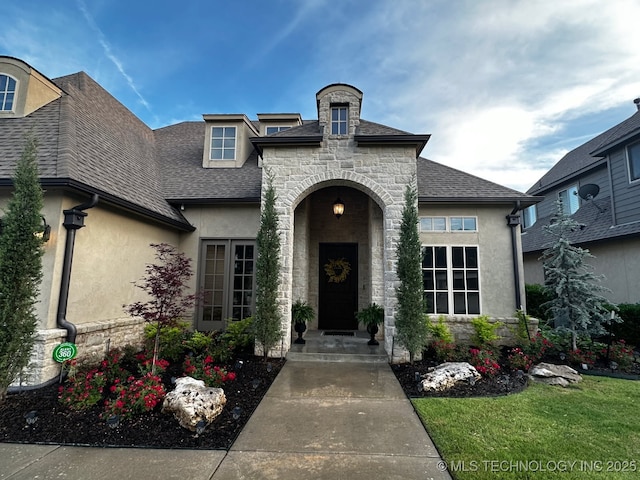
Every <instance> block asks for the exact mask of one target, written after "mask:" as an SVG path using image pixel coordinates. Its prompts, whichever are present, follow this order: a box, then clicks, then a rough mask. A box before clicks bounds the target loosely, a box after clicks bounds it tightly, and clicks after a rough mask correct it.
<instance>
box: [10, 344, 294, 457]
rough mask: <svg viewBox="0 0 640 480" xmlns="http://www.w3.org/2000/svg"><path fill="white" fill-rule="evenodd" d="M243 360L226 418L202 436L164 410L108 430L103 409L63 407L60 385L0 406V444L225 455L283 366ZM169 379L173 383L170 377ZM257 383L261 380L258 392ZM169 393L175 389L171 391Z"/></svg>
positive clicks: (228, 388)
mask: <svg viewBox="0 0 640 480" xmlns="http://www.w3.org/2000/svg"><path fill="white" fill-rule="evenodd" d="M242 360H243V364H242V368H240V369H237V370H234V371H235V372H236V375H237V376H236V379H235V380H234V381H231V382H227V383H226V384H225V386H224V391H225V396H226V397H227V403H226V406H225V408H224V410H223V412H222V413H221V414H220V416H218V417H217V418H216V419H215V420H214V421H213V423H212V424H211V425H209V426H208V427H207V429H206V430H205V431H204V433H202V434H201V435H196V434H195V433H193V432H191V431H189V430H187V429H185V428H182V427H181V426H180V425H179V424H178V422H177V420H176V419H175V418H174V417H173V415H168V414H163V413H161V412H160V407H157V408H156V409H155V410H154V411H153V412H150V413H147V414H144V415H138V416H136V417H134V418H133V419H131V420H125V421H123V422H122V423H121V424H120V425H119V426H118V427H117V428H113V429H112V428H109V426H107V425H106V422H105V421H104V420H103V419H101V418H100V414H101V413H102V412H103V407H102V405H96V406H94V407H93V408H91V409H89V410H87V411H84V412H74V411H70V410H69V409H67V408H65V407H64V406H62V405H61V404H60V403H59V402H58V384H57V383H56V384H54V385H51V386H49V387H45V388H40V389H37V390H31V391H23V392H20V393H13V394H10V395H9V396H8V398H7V400H6V402H5V403H4V404H3V405H0V442H18V443H38V444H56V445H59V444H63V445H91V446H100V447H111V446H119V447H152V448H189V449H222V450H227V449H229V448H230V447H231V445H232V444H233V442H234V441H235V439H236V437H237V436H238V434H239V433H240V431H241V430H242V428H243V427H244V425H245V424H246V422H247V420H248V419H249V417H250V416H251V414H252V413H253V411H254V410H255V408H256V407H257V406H258V404H259V403H260V400H262V397H263V396H264V394H265V393H266V392H267V390H268V389H269V386H271V383H272V382H273V380H274V379H275V378H276V376H277V375H278V372H279V371H280V369H281V368H282V366H283V365H284V360H274V359H269V362H268V364H270V365H271V367H269V368H267V365H268V364H265V362H264V360H263V359H262V358H261V357H253V356H247V357H245V358H242ZM234 364H235V362H234V363H232V365H234ZM230 368H231V370H233V368H232V367H230ZM167 377H168V378H167V381H168V382H169V383H170V374H169V375H167ZM255 379H259V380H260V383H259V384H258V385H257V387H256V388H254V385H255V383H254V380H255ZM256 383H257V382H256ZM168 390H171V387H170V386H168V385H167V391H168ZM236 406H238V407H240V408H241V412H240V417H239V418H238V419H237V420H236V419H234V418H233V415H232V411H233V409H234V408H235V407H236ZM30 411H36V412H37V414H38V419H37V421H36V422H35V423H34V424H33V425H28V424H27V422H26V421H25V414H26V413H28V412H30Z"/></svg>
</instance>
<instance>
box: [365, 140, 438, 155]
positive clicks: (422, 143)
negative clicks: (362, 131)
mask: <svg viewBox="0 0 640 480" xmlns="http://www.w3.org/2000/svg"><path fill="white" fill-rule="evenodd" d="M430 138H431V135H428V134H427V135H355V136H354V140H355V141H356V143H357V144H358V146H380V145H385V146H388V145H399V146H400V145H408V146H415V148H416V158H417V157H418V156H420V153H421V152H422V150H423V149H424V147H425V146H426V145H427V142H428V141H429V139H430Z"/></svg>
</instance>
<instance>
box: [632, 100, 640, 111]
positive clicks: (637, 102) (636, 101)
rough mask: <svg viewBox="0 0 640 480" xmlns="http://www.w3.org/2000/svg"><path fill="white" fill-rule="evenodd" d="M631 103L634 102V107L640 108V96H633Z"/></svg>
mask: <svg viewBox="0 0 640 480" xmlns="http://www.w3.org/2000/svg"><path fill="white" fill-rule="evenodd" d="M633 103H635V104H636V108H637V109H638V110H640V98H634V99H633Z"/></svg>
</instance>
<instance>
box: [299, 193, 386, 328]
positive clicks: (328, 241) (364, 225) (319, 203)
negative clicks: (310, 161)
mask: <svg viewBox="0 0 640 480" xmlns="http://www.w3.org/2000/svg"><path fill="white" fill-rule="evenodd" d="M338 198H340V200H342V202H343V203H344V205H345V210H344V213H343V215H342V216H341V217H340V218H336V216H335V215H334V213H333V208H332V207H333V204H334V202H335V201H336V199H338ZM382 218H383V214H382V210H381V209H380V207H379V206H378V205H377V204H376V202H375V201H373V199H372V198H371V197H370V196H369V195H367V194H366V193H365V192H363V191H360V190H359V189H356V188H354V186H348V185H335V184H334V185H331V184H325V185H324V186H319V188H318V189H317V190H314V191H312V192H310V193H308V194H307V195H306V196H305V197H304V198H303V199H302V200H301V201H300V202H299V204H298V205H297V207H296V208H295V211H294V232H293V236H294V241H293V282H292V301H294V302H295V301H296V300H298V299H300V300H304V301H307V302H308V303H309V304H310V305H311V306H312V307H313V308H314V310H315V311H316V319H315V321H314V322H313V324H311V325H309V328H310V329H318V330H358V322H357V320H356V317H355V314H356V312H357V311H358V310H359V309H361V308H363V307H365V306H367V305H368V304H369V303H371V302H374V301H375V302H377V303H379V304H381V303H382V302H383V300H384V291H383V283H384V281H383V265H382V264H383V253H384V252H383V244H384V239H383V222H382Z"/></svg>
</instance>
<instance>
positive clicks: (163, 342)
mask: <svg viewBox="0 0 640 480" xmlns="http://www.w3.org/2000/svg"><path fill="white" fill-rule="evenodd" d="M188 329H189V324H188V323H185V322H179V323H177V324H175V325H172V326H165V327H162V328H160V335H159V337H158V338H159V340H158V342H159V343H158V346H159V348H158V351H159V352H162V356H163V357H165V358H167V359H169V360H170V361H172V362H180V361H181V360H182V359H183V358H184V355H185V350H186V349H185V345H184V340H185V338H186V337H187V336H188V334H189V331H188ZM157 334H158V325H157V324H155V323H149V324H147V325H145V326H144V335H145V338H146V341H145V349H146V350H147V351H149V352H153V348H154V345H155V341H156V335H157Z"/></svg>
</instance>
